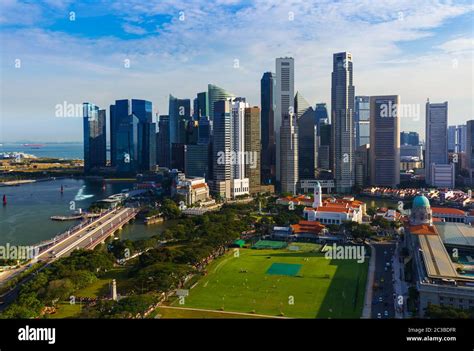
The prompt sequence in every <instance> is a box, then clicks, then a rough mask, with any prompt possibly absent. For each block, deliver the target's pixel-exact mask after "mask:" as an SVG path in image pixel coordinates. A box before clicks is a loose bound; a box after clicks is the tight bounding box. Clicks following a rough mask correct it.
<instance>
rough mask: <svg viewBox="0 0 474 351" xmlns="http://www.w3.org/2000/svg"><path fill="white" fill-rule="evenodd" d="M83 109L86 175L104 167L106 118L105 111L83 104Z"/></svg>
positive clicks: (105, 161)
mask: <svg viewBox="0 0 474 351" xmlns="http://www.w3.org/2000/svg"><path fill="white" fill-rule="evenodd" d="M82 108H83V126H84V173H85V174H88V173H91V172H92V171H94V170H97V169H98V168H100V167H105V165H106V163H107V156H106V133H107V129H106V122H105V121H106V118H105V110H99V107H98V106H95V105H93V104H90V103H88V102H85V103H84V104H83V105H82Z"/></svg>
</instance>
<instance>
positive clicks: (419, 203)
mask: <svg viewBox="0 0 474 351" xmlns="http://www.w3.org/2000/svg"><path fill="white" fill-rule="evenodd" d="M417 207H430V201H429V200H428V199H427V197H426V196H424V195H420V196H417V197H415V200H413V208H417Z"/></svg>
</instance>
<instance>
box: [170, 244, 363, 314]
mask: <svg viewBox="0 0 474 351" xmlns="http://www.w3.org/2000/svg"><path fill="white" fill-rule="evenodd" d="M292 246H298V248H299V251H295V248H294V247H292V248H291V250H290V248H284V249H278V250H275V249H270V250H254V249H239V251H238V253H239V254H238V255H236V254H235V253H234V252H233V251H230V252H229V253H228V254H226V255H225V256H223V257H221V258H219V259H217V260H216V261H214V262H212V263H211V264H210V265H209V267H208V274H207V275H206V276H204V277H203V278H202V279H201V280H200V281H199V282H198V283H197V285H195V286H194V287H193V288H192V289H191V290H190V291H189V296H188V297H186V298H185V300H184V304H182V305H180V304H179V301H178V300H176V301H174V302H173V304H172V306H175V307H185V308H201V309H208V310H220V311H228V312H231V311H235V312H244V313H255V314H262V315H271V316H286V317H296V318H360V316H361V313H362V307H363V300H364V293H365V281H366V277H367V267H368V260H366V261H365V262H364V263H362V264H359V263H356V262H355V261H353V260H328V259H326V258H325V257H324V256H323V254H321V253H317V252H316V251H317V250H315V248H316V245H312V244H298V243H296V244H293V245H292Z"/></svg>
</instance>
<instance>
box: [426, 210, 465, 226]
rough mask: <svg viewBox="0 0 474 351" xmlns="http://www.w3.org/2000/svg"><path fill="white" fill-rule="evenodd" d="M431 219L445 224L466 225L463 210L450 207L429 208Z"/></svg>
mask: <svg viewBox="0 0 474 351" xmlns="http://www.w3.org/2000/svg"><path fill="white" fill-rule="evenodd" d="M431 211H432V212H433V217H436V218H441V219H444V221H445V222H454V223H467V215H466V212H464V211H463V210H459V209H457V208H450V207H431Z"/></svg>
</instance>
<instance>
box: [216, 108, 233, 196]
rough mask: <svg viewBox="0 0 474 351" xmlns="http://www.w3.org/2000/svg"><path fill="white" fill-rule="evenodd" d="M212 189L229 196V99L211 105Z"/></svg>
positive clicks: (230, 167)
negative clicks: (212, 114) (212, 112)
mask: <svg viewBox="0 0 474 351" xmlns="http://www.w3.org/2000/svg"><path fill="white" fill-rule="evenodd" d="M212 110H213V111H214V118H213V126H214V128H213V145H212V148H213V152H212V161H213V167H212V168H213V191H214V192H215V193H216V194H218V195H219V196H221V197H223V198H231V196H232V194H231V180H232V164H231V162H229V159H230V157H231V151H232V110H231V102H230V100H220V101H216V102H215V103H214V105H213V108H212Z"/></svg>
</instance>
